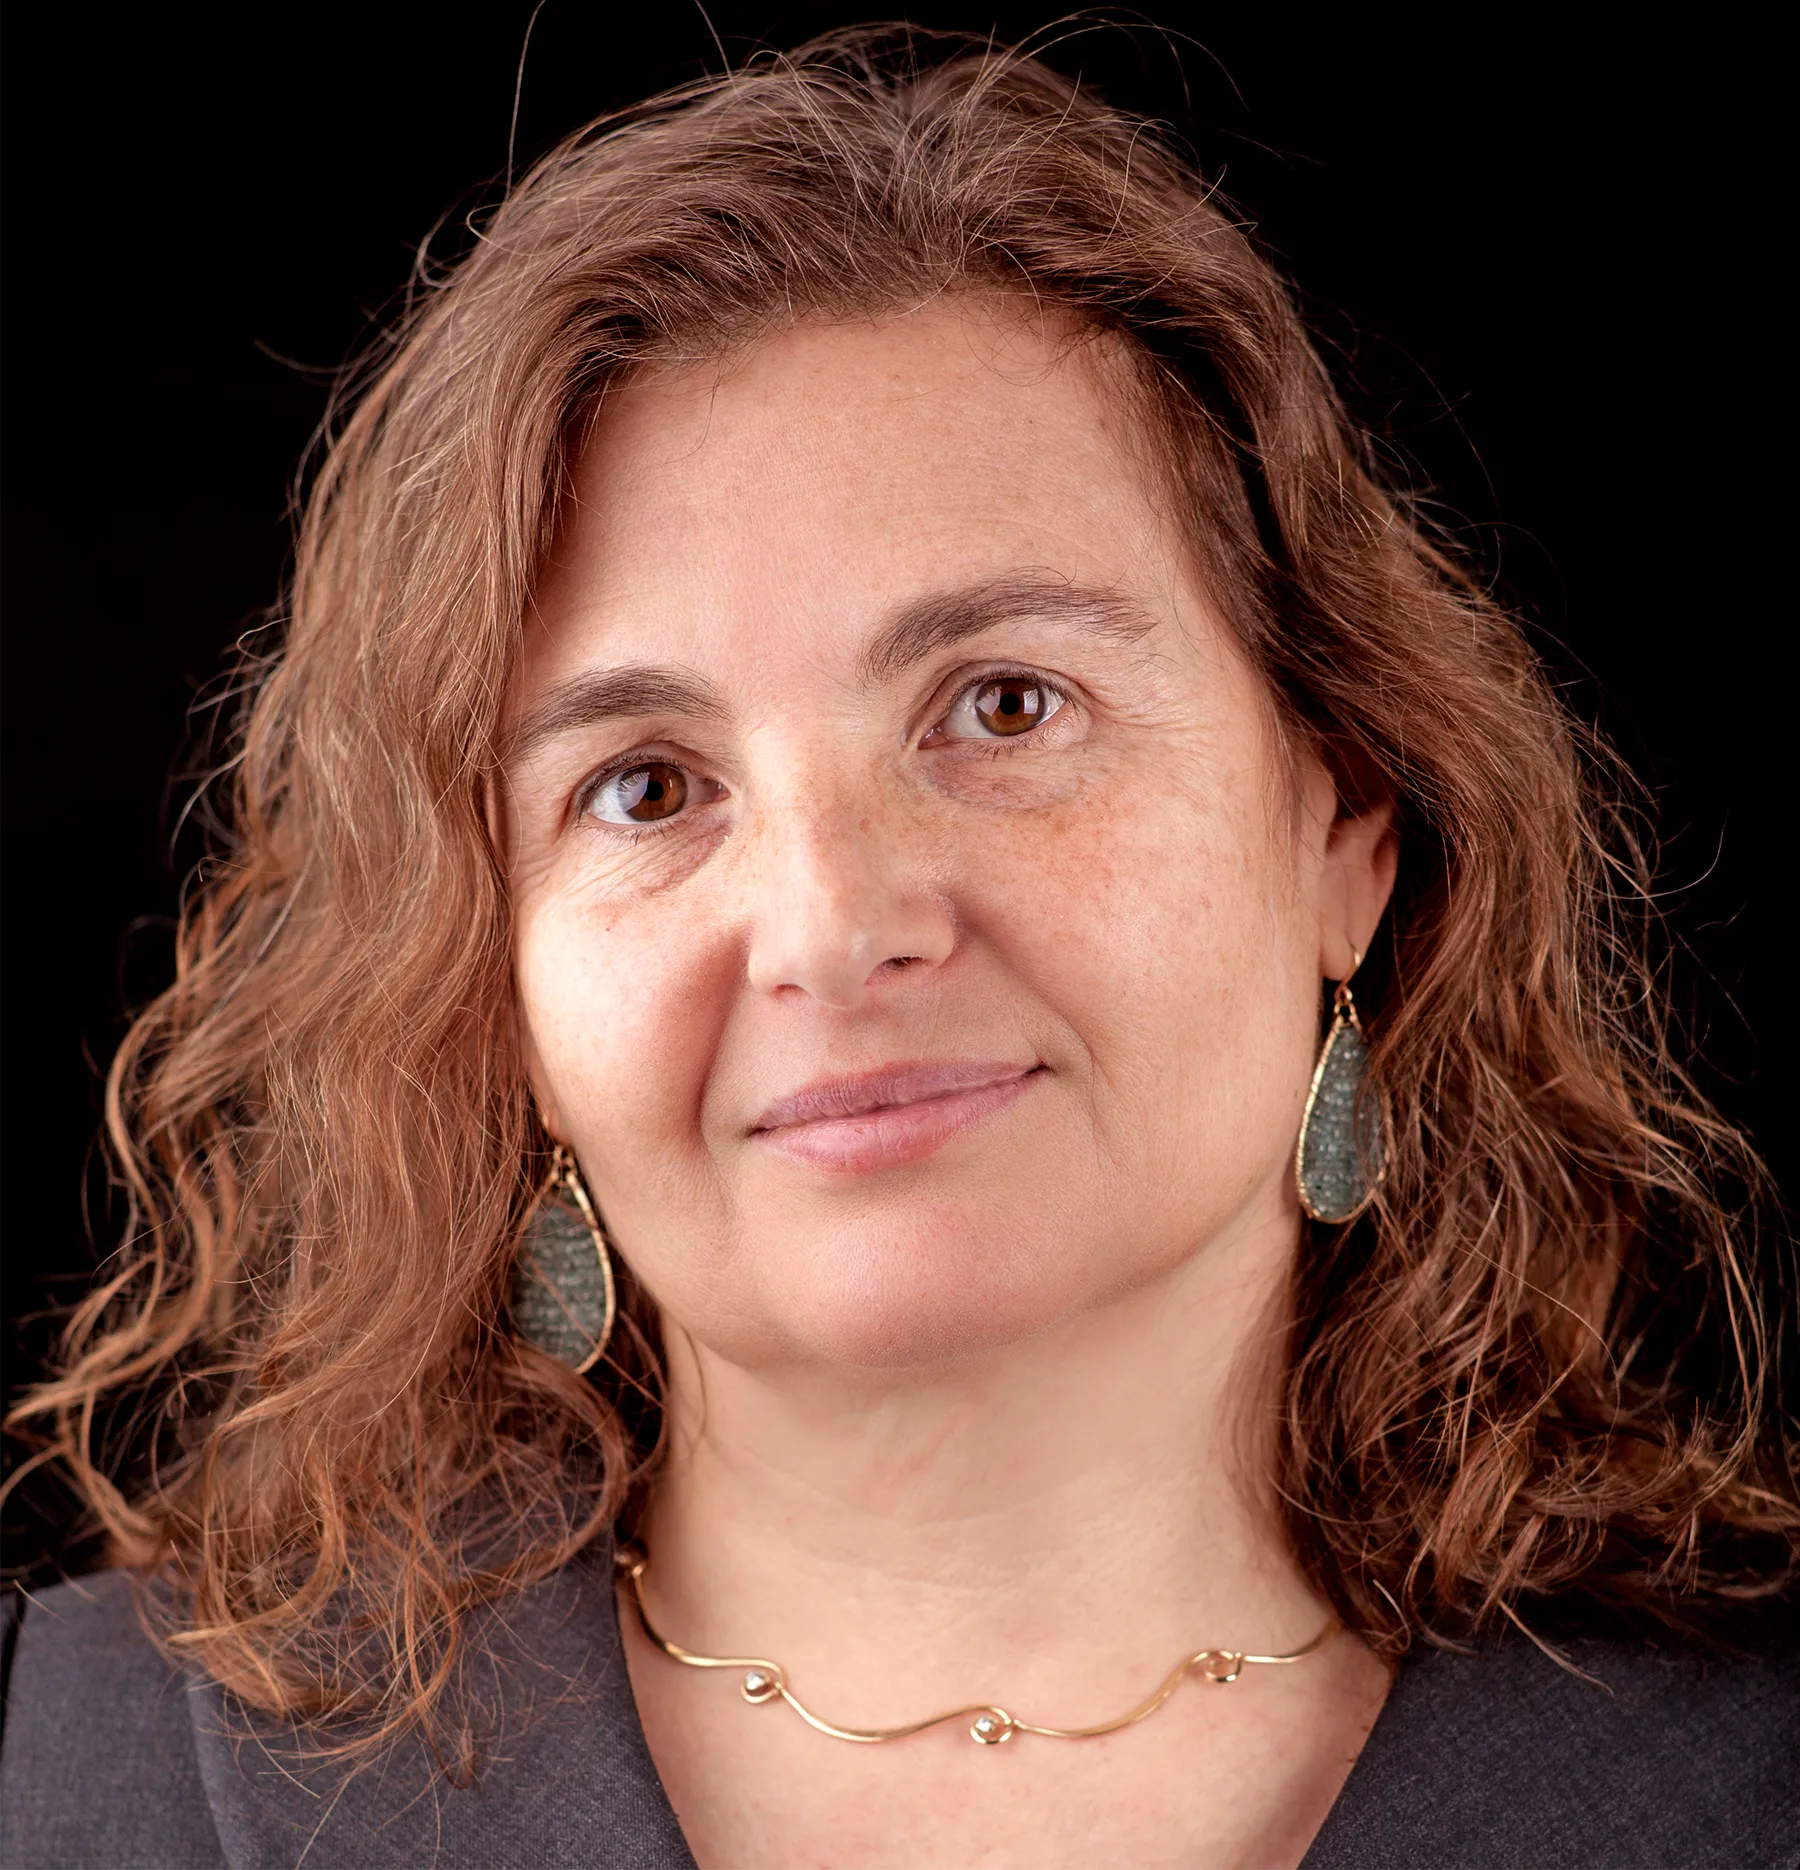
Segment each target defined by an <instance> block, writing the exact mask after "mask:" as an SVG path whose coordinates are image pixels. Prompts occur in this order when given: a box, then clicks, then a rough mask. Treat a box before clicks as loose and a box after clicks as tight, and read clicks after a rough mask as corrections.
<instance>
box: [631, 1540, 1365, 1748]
mask: <svg viewBox="0 0 1800 1870" xmlns="http://www.w3.org/2000/svg"><path fill="white" fill-rule="evenodd" d="M615 1563H616V1564H617V1566H618V1570H619V1573H620V1576H621V1577H622V1579H623V1580H624V1583H625V1587H626V1589H627V1590H629V1591H630V1593H631V1601H632V1604H633V1605H634V1607H635V1608H636V1610H637V1619H638V1623H639V1624H640V1626H641V1627H642V1629H643V1632H644V1634H645V1635H646V1636H647V1637H648V1638H649V1639H650V1641H651V1642H652V1643H654V1644H655V1645H656V1647H657V1648H658V1649H660V1650H661V1651H662V1653H663V1654H664V1655H665V1656H667V1657H669V1659H670V1660H671V1661H673V1662H680V1663H685V1664H686V1665H687V1667H688V1668H690V1669H742V1670H743V1671H744V1679H743V1680H742V1681H741V1682H740V1683H739V1684H738V1692H739V1693H740V1694H741V1695H742V1696H743V1697H744V1699H745V1700H746V1701H748V1702H749V1703H750V1704H751V1705H752V1706H753V1707H761V1706H762V1704H763V1703H764V1702H765V1701H775V1700H781V1701H785V1702H786V1703H787V1704H788V1706H789V1707H790V1708H792V1709H793V1710H794V1712H795V1713H796V1714H797V1715H799V1717H800V1718H801V1720H803V1721H804V1722H805V1723H806V1724H807V1726H808V1727H816V1728H817V1729H818V1730H819V1732H820V1733H822V1734H829V1735H830V1736H831V1738H832V1739H833V1740H854V1741H855V1742H856V1743H857V1744H858V1745H859V1746H875V1745H877V1744H878V1743H879V1742H881V1741H883V1740H904V1739H905V1738H906V1737H907V1735H909V1734H922V1733H924V1731H925V1730H926V1729H927V1728H928V1727H941V1726H942V1725H943V1724H944V1723H945V1722H946V1721H960V1720H962V1719H963V1718H964V1717H965V1716H970V1715H972V1716H973V1717H974V1718H973V1719H972V1720H970V1722H969V1738H970V1739H971V1740H973V1741H975V1742H976V1743H977V1744H978V1745H980V1746H984V1747H997V1746H999V1745H1000V1744H1001V1743H1002V1742H1003V1741H1007V1740H1010V1739H1011V1738H1012V1737H1013V1735H1014V1734H1041V1735H1043V1737H1044V1738H1045V1739H1046V1740H1092V1739H1094V1738H1096V1737H1097V1736H1098V1735H1100V1734H1116V1733H1117V1732H1118V1731H1119V1729H1120V1728H1121V1727H1135V1726H1136V1725H1137V1723H1138V1722H1139V1721H1142V1720H1147V1719H1149V1717H1150V1716H1151V1715H1152V1714H1154V1713H1155V1712H1156V1710H1157V1709H1158V1708H1160V1707H1161V1706H1162V1704H1163V1703H1164V1702H1165V1701H1167V1700H1168V1698H1169V1697H1170V1696H1171V1695H1172V1694H1174V1692H1175V1691H1176V1689H1177V1688H1179V1687H1180V1686H1181V1684H1182V1681H1183V1679H1184V1678H1185V1677H1186V1676H1188V1675H1189V1674H1198V1675H1200V1676H1201V1677H1203V1678H1204V1679H1205V1680H1206V1681H1209V1682H1216V1683H1218V1684H1219V1685H1220V1686H1221V1687H1222V1686H1223V1685H1224V1684H1225V1683H1227V1682H1235V1681H1236V1680H1237V1679H1238V1677H1239V1676H1240V1675H1241V1674H1242V1673H1243V1672H1244V1670H1245V1669H1246V1668H1248V1667H1250V1666H1251V1665H1252V1664H1254V1665H1256V1666H1258V1667H1279V1666H1281V1665H1283V1664H1286V1663H1289V1662H1303V1661H1304V1660H1305V1659H1306V1658H1307V1657H1308V1656H1310V1655H1313V1654H1315V1653H1316V1652H1317V1651H1318V1650H1321V1649H1323V1648H1324V1647H1325V1645H1326V1644H1327V1643H1328V1642H1330V1641H1331V1639H1332V1637H1334V1636H1335V1635H1336V1634H1337V1632H1338V1630H1339V1628H1340V1627H1341V1626H1340V1625H1339V1623H1338V1620H1337V1618H1336V1617H1333V1618H1332V1619H1331V1620H1330V1621H1329V1622H1328V1623H1327V1624H1326V1625H1325V1627H1324V1629H1322V1630H1321V1631H1320V1632H1319V1633H1318V1635H1317V1636H1315V1637H1314V1638H1313V1639H1312V1641H1311V1642H1310V1643H1307V1644H1305V1645H1304V1646H1303V1647H1302V1648H1299V1649H1296V1650H1294V1651H1292V1652H1291V1653H1290V1654H1288V1655H1285V1656H1252V1655H1250V1654H1248V1653H1247V1652H1246V1651H1244V1650H1241V1649H1197V1650H1195V1651H1194V1653H1193V1654H1192V1655H1191V1656H1184V1657H1183V1658H1182V1659H1181V1661H1179V1662H1178V1663H1176V1665H1175V1666H1174V1668H1172V1669H1171V1670H1170V1671H1169V1673H1168V1674H1167V1675H1166V1676H1164V1677H1163V1680H1162V1683H1161V1685H1160V1686H1159V1687H1158V1688H1157V1689H1156V1691H1155V1692H1154V1693H1153V1694H1152V1695H1150V1696H1149V1697H1148V1698H1147V1699H1145V1700H1143V1701H1140V1702H1139V1703H1138V1705H1137V1706H1136V1707H1135V1708H1133V1709H1132V1710H1131V1711H1130V1712H1129V1713H1127V1714H1121V1715H1120V1716H1119V1717H1118V1719H1117V1720H1111V1721H1100V1722H1097V1723H1096V1724H1095V1725H1094V1726H1092V1727H1040V1726H1038V1725H1037V1724H1036V1723H1035V1722H1033V1721H1022V1720H1020V1719H1019V1717H1018V1716H1017V1715H1016V1714H1009V1713H1008V1712H1007V1711H1006V1709H1005V1708H1002V1707H996V1706H995V1705H994V1704H993V1703H991V1702H976V1703H974V1704H973V1705H971V1706H969V1707H966V1708H949V1709H947V1710H946V1711H945V1712H944V1713H942V1714H933V1715H929V1716H927V1718H926V1719H924V1720H922V1721H908V1722H907V1723H906V1724H905V1726H903V1727H867V1728H859V1727H838V1726H834V1725H833V1723H832V1722H830V1721H827V1720H823V1719H821V1718H820V1716H818V1715H817V1714H815V1713H813V1711H812V1709H811V1708H808V1707H806V1706H804V1705H803V1704H802V1703H801V1701H800V1699H799V1697H798V1696H797V1695H795V1693H794V1691H793V1690H792V1689H791V1688H789V1687H788V1682H787V1671H786V1670H785V1669H783V1668H782V1666H781V1664H780V1663H779V1662H771V1661H770V1660H769V1659H768V1657H766V1656H702V1655H697V1654H696V1653H695V1652H694V1651H693V1650H691V1649H683V1648H682V1646H681V1645H680V1644H679V1643H672V1642H670V1641H669V1639H668V1638H667V1637H666V1636H664V1635H663V1634H662V1633H661V1632H660V1631H659V1630H658V1629H657V1628H656V1626H655V1625H654V1624H653V1623H652V1622H651V1621H650V1612H649V1611H648V1610H647V1609H646V1608H645V1605H644V1573H645V1572H646V1571H647V1570H648V1569H649V1568H650V1555H649V1553H648V1552H645V1551H643V1550H642V1549H641V1548H633V1547H630V1546H621V1547H620V1548H619V1552H618V1555H617V1558H616V1560H615Z"/></svg>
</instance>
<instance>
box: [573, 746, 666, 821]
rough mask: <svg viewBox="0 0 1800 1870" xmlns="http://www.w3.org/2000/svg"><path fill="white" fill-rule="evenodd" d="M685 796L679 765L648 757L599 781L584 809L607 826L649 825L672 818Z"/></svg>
mask: <svg viewBox="0 0 1800 1870" xmlns="http://www.w3.org/2000/svg"><path fill="white" fill-rule="evenodd" d="M687 796H688V782H687V774H686V773H684V772H683V771H682V770H681V768H680V767H679V766H670V765H667V764H666V763H665V762H664V761H662V760H650V761H647V762H646V763H645V764H644V765H642V766H628V767H627V768H626V769H625V770H624V772H622V773H614V774H613V775H612V776H611V778H609V779H607V780H605V781H603V782H602V783H601V785H600V786H599V787H598V789H597V790H596V791H595V793H594V796H593V799H592V800H591V801H590V803H589V806H588V809H589V810H590V811H591V812H592V813H593V814H594V816H595V817H596V818H599V819H603V820H604V821H605V822H606V823H607V824H609V825H650V824H654V823H655V822H656V821H657V820H658V819H659V818H673V817H674V816H675V814H676V813H677V812H678V811H680V810H681V808H682V806H684V805H685V804H686V803H687Z"/></svg>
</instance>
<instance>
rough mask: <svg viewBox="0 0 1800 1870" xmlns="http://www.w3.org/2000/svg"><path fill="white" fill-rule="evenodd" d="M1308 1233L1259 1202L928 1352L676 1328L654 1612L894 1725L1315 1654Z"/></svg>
mask: <svg viewBox="0 0 1800 1870" xmlns="http://www.w3.org/2000/svg"><path fill="white" fill-rule="evenodd" d="M1270 1228H1276V1229H1280V1230H1283V1234H1284V1238H1283V1239H1281V1240H1279V1241H1272V1240H1271V1238H1270V1235H1269V1232H1268V1231H1267V1230H1268V1229H1270ZM1294 1231H1295V1224H1294V1222H1293V1221H1292V1220H1291V1218H1289V1217H1287V1216H1285V1215H1281V1214H1276V1215H1273V1216H1268V1217H1265V1218H1262V1219H1257V1218H1254V1217H1249V1218H1247V1219H1246V1222H1245V1224H1244V1226H1243V1227H1242V1228H1240V1229H1238V1230H1236V1232H1235V1233H1234V1235H1233V1237H1231V1238H1229V1239H1223V1240H1214V1241H1212V1242H1209V1243H1208V1245H1207V1247H1206V1248H1205V1250H1204V1251H1203V1252H1201V1253H1199V1254H1197V1255H1195V1256H1194V1257H1192V1258H1191V1259H1189V1260H1187V1261H1186V1262H1184V1263H1182V1264H1181V1265H1179V1266H1177V1267H1176V1268H1174V1269H1173V1270H1172V1271H1170V1272H1169V1273H1167V1274H1166V1275H1164V1276H1163V1277H1162V1278H1160V1279H1158V1280H1157V1281H1155V1282H1154V1283H1153V1284H1151V1285H1149V1286H1146V1287H1143V1288H1140V1289H1138V1290H1136V1291H1134V1292H1131V1293H1129V1294H1126V1295H1124V1296H1122V1297H1120V1298H1118V1299H1116V1300H1115V1301H1113V1302H1111V1303H1109V1304H1106V1305H1104V1306H1102V1307H1099V1308H1097V1309H1095V1310H1093V1311H1092V1312H1089V1313H1087V1314H1085V1315H1083V1316H1081V1317H1079V1318H1075V1319H1071V1320H1068V1321H1066V1322H1064V1323H1063V1324H1061V1325H1059V1326H1058V1327H1057V1328H1056V1329H1055V1330H1053V1331H1049V1332H1046V1333H1043V1334H1041V1335H1040V1336H1038V1337H1035V1338H1033V1339H1030V1340H1029V1341H1026V1342H1023V1343H1018V1344H1013V1345H1009V1346H1007V1347H1005V1348H1004V1349H1001V1350H996V1351H993V1352H989V1353H986V1354H984V1355H982V1356H980V1357H976V1358H971V1359H965V1360H961V1361H959V1362H958V1363H956V1364H954V1365H952V1366H948V1367H934V1368H932V1369H929V1370H924V1371H920V1370H909V1371H904V1372H893V1371H878V1372H871V1371H866V1370H863V1371H846V1370H842V1369H822V1368H819V1367H817V1366H810V1367H806V1366H794V1365H790V1366H783V1367H777V1368H773V1369H769V1368H763V1369H755V1370H747V1369H744V1368H741V1367H739V1366H736V1365H733V1364H731V1363H729V1362H727V1361H725V1360H724V1359H722V1358H719V1357H717V1356H715V1355H713V1354H711V1353H710V1352H708V1351H707V1350H706V1348H705V1347H703V1346H701V1345H698V1344H695V1343H694V1342H693V1341H692V1340H689V1339H685V1338H682V1337H680V1336H679V1335H677V1334H671V1340H672V1341H671V1344H670V1370H669V1378H670V1389H669V1394H670V1423H671V1436H670V1445H669V1458H668V1462H667V1465H666V1467H665V1469H664V1470H663V1472H662V1474H661V1476H660V1478H659V1481H658V1484H657V1488H656V1491H655V1494H654V1496H653V1498H652V1501H651V1503H650V1509H649V1513H648V1515H647V1520H646V1525H645V1534H646V1543H647V1544H648V1546H649V1549H650V1551H651V1554H652V1557H653V1564H652V1568H651V1571H650V1574H649V1577H648V1579H647V1588H646V1595H647V1598H648V1601H649V1603H650V1606H651V1608H652V1611H653V1612H654V1614H655V1615H656V1617H657V1619H658V1621H659V1623H660V1625H661V1627H662V1628H663V1629H664V1631H665V1632H666V1634H668V1635H669V1636H671V1637H674V1638H675V1639H676V1640H678V1641H679V1642H681V1643H683V1644H684V1645H685V1646H687V1647H688V1648H690V1649H696V1650H699V1651H702V1652H706V1653H714V1654H725V1653H731V1654H744V1653H751V1654H758V1655H764V1656H769V1657H771V1658H774V1659H776V1660H778V1661H780V1662H781V1663H782V1664H783V1665H784V1666H785V1667H786V1668H787V1669H788V1670H789V1672H790V1677H791V1678H792V1679H794V1680H795V1681H796V1682H800V1681H804V1682H805V1684H806V1686H807V1688H808V1689H809V1690H810V1691H811V1693H812V1694H813V1696H814V1697H815V1698H816V1699H819V1700H821V1701H833V1700H835V1702H836V1704H837V1709H836V1711H837V1714H838V1717H839V1718H844V1719H859V1720H867V1721H869V1722H870V1723H873V1724H878V1723H880V1722H882V1721H884V1720H887V1721H898V1720H901V1719H903V1718H907V1717H908V1716H910V1715H912V1714H916V1713H917V1712H918V1710H919V1707H920V1706H921V1705H922V1704H923V1703H924V1702H926V1701H928V1700H932V1699H934V1698H937V1699H948V1700H952V1701H954V1700H957V1699H959V1698H960V1699H968V1698H970V1697H975V1698H986V1697H990V1696H996V1695H1006V1696H1009V1697H1013V1698H1014V1702H1015V1703H1021V1704H1022V1703H1023V1702H1024V1701H1025V1700H1027V1699H1029V1698H1031V1697H1033V1696H1036V1697H1037V1699H1038V1703H1039V1705H1041V1706H1043V1707H1044V1709H1045V1711H1046V1714H1047V1715H1048V1716H1052V1717H1058V1718H1060V1717H1062V1716H1068V1717H1070V1718H1073V1717H1075V1716H1077V1715H1080V1716H1083V1717H1085V1718H1089V1719H1092V1718H1098V1716H1099V1714H1100V1713H1103V1712H1104V1711H1105V1710H1104V1709H1103V1708H1101V1709H1096V1707H1095V1706H1094V1705H1093V1703H1092V1701H1090V1699H1089V1698H1090V1697H1093V1698H1111V1699H1120V1698H1123V1699H1124V1700H1129V1699H1131V1698H1132V1697H1133V1696H1134V1695H1136V1694H1140V1693H1141V1692H1142V1691H1143V1690H1144V1689H1145V1688H1147V1687H1148V1686H1150V1685H1151V1684H1152V1682H1153V1680H1154V1678H1155V1677H1156V1676H1158V1675H1159V1674H1160V1673H1161V1672H1163V1671H1164V1670H1166V1669H1167V1668H1168V1667H1169V1666H1170V1664H1171V1663H1172V1662H1173V1661H1174V1660H1176V1659H1177V1657H1178V1656H1179V1655H1180V1654H1181V1653H1184V1652H1191V1651H1193V1650H1196V1649H1199V1648H1201V1647H1204V1646H1215V1647H1221V1648H1234V1649H1246V1650H1251V1651H1266V1652H1278V1651H1282V1650H1284V1649H1292V1648H1295V1647H1298V1646H1299V1645H1300V1644H1302V1643H1304V1642H1305V1641H1307V1640H1308V1639H1309V1638H1311V1637H1312V1636H1314V1635H1315V1634H1316V1633H1317V1631H1318V1629H1319V1627H1320V1625H1321V1624H1322V1623H1323V1622H1324V1621H1325V1619H1326V1616H1327V1609H1326V1606H1325V1605H1324V1603H1323V1602H1322V1601H1321V1600H1320V1599H1319V1598H1318V1597H1317V1595H1316V1594H1315V1593H1314V1592H1313V1591H1312V1590H1311V1589H1310V1587H1309V1586H1308V1585H1307V1584H1306V1582H1305V1581H1304V1579H1303V1578H1302V1577H1301V1575H1300V1573H1299V1571H1298V1569H1297V1568H1296V1566H1295V1565H1294V1563H1293V1562H1292V1559H1291V1558H1290V1557H1289V1555H1288V1553H1287V1551H1286V1548H1285V1544H1284V1542H1283V1540H1282V1538H1281V1535H1280V1532H1279V1529H1278V1526H1277V1524H1276V1520H1275V1514H1274V1511H1273V1507H1272V1504H1271V1501H1270V1498H1269V1492H1270V1490H1269V1489H1268V1486H1267V1481H1266V1475H1267V1468H1268V1451H1269V1448H1270V1446H1271V1444H1272V1436H1271V1433H1270V1430H1271V1426H1272V1423H1273V1421H1274V1417H1275V1407H1276V1402H1277V1389H1278V1385H1279V1381H1280V1373H1281V1351H1282V1340H1283V1335H1284V1332H1285V1327H1286V1321H1287V1305H1286V1295H1287V1284H1288V1278H1289V1275H1290V1271H1291V1263H1292V1251H1293V1242H1294ZM1272 1249H1273V1250H1272ZM1077 1704H1080V1705H1077Z"/></svg>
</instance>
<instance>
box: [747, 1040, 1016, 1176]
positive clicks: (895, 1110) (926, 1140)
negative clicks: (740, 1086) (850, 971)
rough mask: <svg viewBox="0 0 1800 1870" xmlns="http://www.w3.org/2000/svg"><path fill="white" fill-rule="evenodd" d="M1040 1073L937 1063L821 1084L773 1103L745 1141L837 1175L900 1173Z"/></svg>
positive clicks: (992, 1063) (1008, 1066) (996, 1109)
mask: <svg viewBox="0 0 1800 1870" xmlns="http://www.w3.org/2000/svg"><path fill="white" fill-rule="evenodd" d="M1043 1071H1044V1067H1043V1065H1042V1064H1040V1063H1039V1062H1038V1061H1036V1060H1033V1061H1032V1062H1031V1063H1030V1064H1024V1065H1021V1064H1018V1063H1016V1062H1004V1061H998V1060H993V1059H936V1060H929V1061H924V1062H921V1063H918V1064H911V1065H890V1066H885V1067H883V1068H882V1069H881V1070H878V1071H871V1072H862V1073H858V1074H856V1075H854V1076H850V1077H841V1078H822V1079H820V1080H819V1081H818V1082H817V1083H815V1084H810V1085H808V1086H806V1088H805V1089H804V1090H801V1091H796V1092H795V1093H794V1094H793V1096H791V1097H784V1098H779V1099H777V1100H776V1102H774V1103H773V1104H771V1105H770V1106H769V1107H768V1109H767V1110H765V1111H764V1112H763V1113H762V1115H761V1116H760V1117H758V1118H757V1120H756V1121H755V1123H754V1124H752V1125H751V1127H750V1138H751V1140H752V1141H753V1142H755V1143H757V1144H759V1145H761V1146H762V1147H764V1148H769V1149H774V1150H778V1151H780V1153H781V1154H783V1155H785V1156H788V1157H790V1158H792V1159H793V1160H795V1161H797V1162H803V1163H806V1164H808V1165H810V1166H811V1167H814V1168H819V1169H830V1170H836V1171H838V1172H839V1173H840V1174H846V1173H847V1174H859V1173H866V1172H867V1171H869V1170H871V1169H893V1168H900V1167H903V1166H904V1165H905V1164H907V1163H911V1162H922V1161H924V1160H925V1158H926V1157H928V1156H932V1155H935V1154H936V1153H937V1151H938V1150H940V1149H942V1148H943V1146H944V1145H945V1144H946V1143H948V1142H950V1141H951V1139H952V1138H954V1137H957V1136H961V1135H962V1134H963V1133H964V1132H965V1131H967V1130H970V1129H973V1128H974V1127H975V1126H976V1125H977V1124H979V1123H983V1122H985V1121H986V1120H987V1119H988V1118H990V1117H993V1116H997V1115H998V1114H999V1113H1000V1112H1001V1111H1002V1110H1005V1109H1006V1108H1007V1107H1008V1106H1009V1105H1011V1104H1013V1103H1014V1102H1016V1101H1017V1099H1019V1098H1020V1097H1022V1096H1023V1095H1024V1094H1025V1092H1026V1091H1027V1090H1028V1089H1029V1088H1030V1087H1031V1085H1032V1084H1033V1083H1034V1082H1035V1081H1036V1080H1037V1079H1038V1078H1039V1077H1040V1076H1042V1075H1043Z"/></svg>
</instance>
